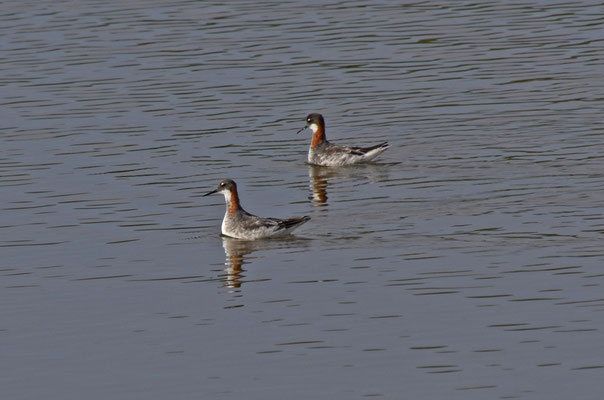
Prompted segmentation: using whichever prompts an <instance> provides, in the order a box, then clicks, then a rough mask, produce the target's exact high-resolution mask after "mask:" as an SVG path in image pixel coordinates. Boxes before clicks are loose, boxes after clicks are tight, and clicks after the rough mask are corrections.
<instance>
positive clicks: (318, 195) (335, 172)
mask: <svg viewBox="0 0 604 400" xmlns="http://www.w3.org/2000/svg"><path fill="white" fill-rule="evenodd" d="M383 175H384V173H383V172H381V171H380V169H379V167H378V165H374V164H363V165H354V166H344V167H338V168H332V167H321V166H319V165H309V166H308V176H309V177H310V183H311V190H312V193H311V195H310V196H308V199H309V200H311V201H313V203H314V204H313V205H314V206H315V207H325V206H327V199H328V196H327V187H328V185H329V181H330V180H332V179H339V178H353V177H354V178H358V177H365V178H367V179H369V180H370V181H373V180H375V179H378V178H380V177H382V176H383Z"/></svg>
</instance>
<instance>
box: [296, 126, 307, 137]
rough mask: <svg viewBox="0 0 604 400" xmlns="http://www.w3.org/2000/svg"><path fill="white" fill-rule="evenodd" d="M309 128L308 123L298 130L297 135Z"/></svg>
mask: <svg viewBox="0 0 604 400" xmlns="http://www.w3.org/2000/svg"><path fill="white" fill-rule="evenodd" d="M306 128H308V125H306V126H305V127H304V128H302V129H300V130H299V131H298V132H296V135H297V134H298V133H300V132H302V131H303V130H304V129H306Z"/></svg>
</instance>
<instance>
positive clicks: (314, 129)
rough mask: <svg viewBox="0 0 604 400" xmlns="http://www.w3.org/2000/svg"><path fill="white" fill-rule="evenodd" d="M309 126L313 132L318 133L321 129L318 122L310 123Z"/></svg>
mask: <svg viewBox="0 0 604 400" xmlns="http://www.w3.org/2000/svg"><path fill="white" fill-rule="evenodd" d="M308 127H309V128H310V130H311V131H312V133H316V132H317V131H318V130H319V126H318V125H317V124H310V125H308Z"/></svg>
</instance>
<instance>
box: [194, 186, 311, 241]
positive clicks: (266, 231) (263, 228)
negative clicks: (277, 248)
mask: <svg viewBox="0 0 604 400" xmlns="http://www.w3.org/2000/svg"><path fill="white" fill-rule="evenodd" d="M213 193H222V194H223V195H224V199H225V201H226V213H225V214H224V219H223V220H222V234H223V235H225V236H230V237H233V238H236V239H244V240H256V239H264V238H269V237H273V236H281V235H286V234H289V233H290V232H291V231H293V230H294V229H296V228H297V227H299V226H300V225H302V224H304V223H305V222H307V221H308V220H309V219H310V217H308V216H303V217H295V218H288V219H278V218H262V217H257V216H255V215H252V214H250V213H248V212H247V211H245V210H244V209H243V208H242V207H241V203H240V202H239V195H238V194H237V184H236V183H235V182H234V181H233V180H231V179H224V180H222V181H221V182H220V183H219V184H218V187H217V188H216V189H215V190H212V191H211V192H209V193H206V194H204V196H209V195H211V194H213Z"/></svg>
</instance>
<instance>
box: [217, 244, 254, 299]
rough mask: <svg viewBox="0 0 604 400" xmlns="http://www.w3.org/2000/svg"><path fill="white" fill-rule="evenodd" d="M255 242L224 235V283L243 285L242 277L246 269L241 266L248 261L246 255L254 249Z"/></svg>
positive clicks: (226, 284) (234, 286)
mask: <svg viewBox="0 0 604 400" xmlns="http://www.w3.org/2000/svg"><path fill="white" fill-rule="evenodd" d="M253 243H254V242H251V241H247V240H239V239H233V238H230V237H226V236H223V237H222V247H223V248H224V253H225V255H226V262H225V263H224V264H225V265H226V269H225V272H226V274H225V275H224V285H225V286H226V287H228V288H239V287H241V278H243V277H245V275H243V273H244V272H245V270H244V269H243V268H242V267H241V266H242V265H243V264H245V263H246V261H245V258H244V256H245V255H248V254H250V253H252V252H253V251H254V248H253V246H254V245H253Z"/></svg>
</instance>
